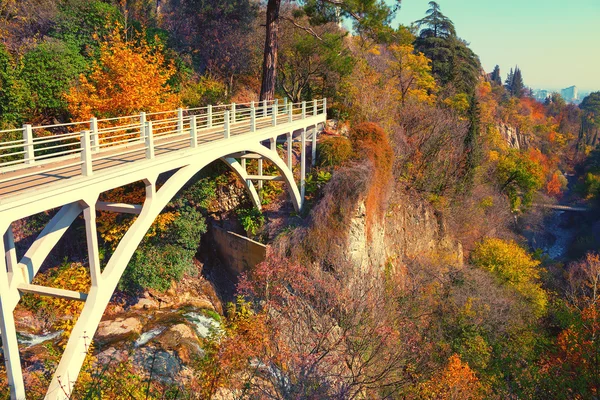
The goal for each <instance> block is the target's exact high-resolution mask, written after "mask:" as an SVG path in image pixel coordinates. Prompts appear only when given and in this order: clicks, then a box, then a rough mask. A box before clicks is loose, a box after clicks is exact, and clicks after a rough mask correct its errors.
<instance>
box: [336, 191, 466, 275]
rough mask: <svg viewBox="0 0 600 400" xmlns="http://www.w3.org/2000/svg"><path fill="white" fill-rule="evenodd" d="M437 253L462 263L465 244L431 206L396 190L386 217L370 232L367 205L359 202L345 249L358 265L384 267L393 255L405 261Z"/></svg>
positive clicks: (355, 264)
mask: <svg viewBox="0 0 600 400" xmlns="http://www.w3.org/2000/svg"><path fill="white" fill-rule="evenodd" d="M434 253H443V254H445V255H447V256H448V255H449V256H450V258H451V259H452V260H454V261H455V262H456V263H457V264H459V265H460V264H462V262H463V252H462V246H461V245H460V243H458V242H457V241H456V240H454V239H453V238H452V237H451V236H450V235H449V234H448V232H447V231H446V227H445V224H444V223H443V220H442V218H441V217H438V216H437V215H436V213H435V210H434V209H433V207H432V206H431V205H429V204H427V203H426V202H424V201H419V200H415V199H414V197H412V196H408V195H401V194H398V193H394V194H393V195H392V202H391V204H390V206H389V207H388V211H387V214H386V216H385V218H384V219H383V221H379V222H373V223H372V226H371V232H370V235H369V234H368V233H367V223H366V209H365V204H364V202H360V203H359V204H358V206H357V208H356V213H355V215H354V217H353V218H352V220H351V222H350V226H349V235H348V241H347V246H346V249H345V258H346V259H347V260H350V261H352V263H353V265H354V266H355V267H356V268H361V269H364V268H366V267H367V266H369V265H370V266H382V265H384V264H385V263H386V261H387V260H389V259H390V258H393V259H395V260H399V261H401V262H402V261H403V260H405V261H408V260H410V259H413V258H415V257H417V256H421V255H430V254H434Z"/></svg>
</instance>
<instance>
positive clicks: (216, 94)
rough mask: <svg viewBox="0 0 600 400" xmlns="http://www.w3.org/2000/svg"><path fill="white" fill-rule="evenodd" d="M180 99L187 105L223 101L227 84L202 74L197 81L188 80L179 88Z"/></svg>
mask: <svg viewBox="0 0 600 400" xmlns="http://www.w3.org/2000/svg"><path fill="white" fill-rule="evenodd" d="M181 100H182V101H183V104H185V105H186V106H188V107H204V106H206V105H208V104H219V103H225V102H227V86H226V85H225V84H224V83H223V82H221V81H219V80H217V79H214V78H212V77H210V76H202V77H200V79H199V80H198V82H196V83H194V82H190V83H188V84H186V85H185V86H184V87H183V88H182V89H181Z"/></svg>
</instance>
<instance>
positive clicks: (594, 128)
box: [577, 92, 600, 148]
mask: <svg viewBox="0 0 600 400" xmlns="http://www.w3.org/2000/svg"><path fill="white" fill-rule="evenodd" d="M579 108H581V111H582V116H581V131H580V133H579V141H578V144H577V145H578V147H579V148H583V145H588V146H595V145H596V143H597V142H598V135H599V134H600V92H594V93H591V94H590V95H589V96H587V97H586V98H585V99H583V101H582V102H581V104H580V105H579Z"/></svg>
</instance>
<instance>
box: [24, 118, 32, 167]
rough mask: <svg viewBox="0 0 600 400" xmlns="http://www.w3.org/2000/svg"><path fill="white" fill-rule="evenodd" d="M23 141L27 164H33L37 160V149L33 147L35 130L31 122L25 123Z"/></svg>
mask: <svg viewBox="0 0 600 400" xmlns="http://www.w3.org/2000/svg"><path fill="white" fill-rule="evenodd" d="M23 141H24V145H23V147H24V150H25V164H33V163H34V162H35V149H34V147H33V130H32V129H31V125H29V124H27V125H23Z"/></svg>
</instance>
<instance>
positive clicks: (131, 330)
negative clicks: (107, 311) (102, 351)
mask: <svg viewBox="0 0 600 400" xmlns="http://www.w3.org/2000/svg"><path fill="white" fill-rule="evenodd" d="M140 333H142V323H141V322H140V320H139V319H138V318H135V317H128V318H117V319H114V320H110V321H102V322H100V325H98V331H97V332H96V339H97V340H98V341H99V342H101V343H103V344H107V343H113V342H116V341H120V340H125V339H133V338H134V337H137V336H139V335H140Z"/></svg>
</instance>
